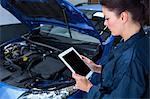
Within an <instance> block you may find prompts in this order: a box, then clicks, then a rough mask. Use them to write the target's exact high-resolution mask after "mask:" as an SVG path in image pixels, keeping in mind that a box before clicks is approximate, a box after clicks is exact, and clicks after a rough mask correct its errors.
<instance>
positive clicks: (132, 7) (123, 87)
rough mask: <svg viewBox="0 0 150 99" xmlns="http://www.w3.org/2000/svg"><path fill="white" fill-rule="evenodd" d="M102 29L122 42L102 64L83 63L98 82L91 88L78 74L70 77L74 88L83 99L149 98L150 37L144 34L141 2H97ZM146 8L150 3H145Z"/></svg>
mask: <svg viewBox="0 0 150 99" xmlns="http://www.w3.org/2000/svg"><path fill="white" fill-rule="evenodd" d="M100 3H101V5H102V11H103V14H104V16H105V22H104V25H106V26H107V27H108V28H109V30H110V31H111V33H112V35H113V36H121V37H122V41H121V42H120V43H119V44H118V45H117V46H116V47H114V48H113V49H112V51H111V53H110V55H109V56H108V58H107V62H106V63H105V64H95V63H94V62H93V61H92V60H90V59H88V58H87V57H85V56H82V59H83V61H84V62H85V63H87V64H88V65H89V66H90V68H91V69H92V70H93V71H94V72H98V73H100V75H101V76H100V77H99V78H95V79H101V82H100V83H99V84H98V85H94V84H92V83H91V82H90V81H89V80H88V79H86V78H85V77H84V76H81V75H79V74H72V77H73V78H74V79H75V80H76V84H75V87H76V88H77V89H80V90H82V91H84V92H87V94H86V96H85V98H89V99H98V98H149V62H148V60H149V56H150V54H149V37H148V35H146V34H145V32H144V31H143V28H142V26H143V23H144V20H145V16H148V15H146V8H145V7H144V2H142V1H140V0H100ZM148 4H149V3H148Z"/></svg>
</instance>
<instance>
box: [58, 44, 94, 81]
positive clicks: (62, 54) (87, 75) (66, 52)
mask: <svg viewBox="0 0 150 99" xmlns="http://www.w3.org/2000/svg"><path fill="white" fill-rule="evenodd" d="M71 51H74V52H75V53H76V54H77V55H78V56H79V57H80V58H81V56H80V54H79V53H78V52H77V51H76V50H75V49H74V48H73V47H70V48H69V49H67V50H65V51H63V52H62V53H60V54H59V55H58V57H59V58H60V59H61V60H62V62H64V64H65V65H66V66H67V67H68V68H69V69H70V70H71V72H72V73H76V72H75V71H74V70H73V68H72V67H71V66H70V64H68V63H67V61H66V60H65V59H64V58H63V57H64V56H65V55H67V54H68V53H69V52H71ZM81 60H82V59H81ZM87 67H88V66H87ZM88 68H89V67H88ZM89 69H90V68H89ZM92 74H93V72H92V71H89V73H88V74H86V78H87V79H89V77H90V76H91V75H92Z"/></svg>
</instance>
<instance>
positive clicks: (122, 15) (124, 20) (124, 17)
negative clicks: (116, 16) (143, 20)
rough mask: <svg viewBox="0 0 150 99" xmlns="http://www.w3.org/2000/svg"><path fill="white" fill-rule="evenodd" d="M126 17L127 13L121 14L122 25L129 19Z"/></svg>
mask: <svg viewBox="0 0 150 99" xmlns="http://www.w3.org/2000/svg"><path fill="white" fill-rule="evenodd" d="M128 15H129V14H128V12H127V11H124V12H122V13H121V16H120V18H121V20H122V22H123V23H126V22H127V21H128V18H129V16H128Z"/></svg>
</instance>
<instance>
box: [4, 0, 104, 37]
mask: <svg viewBox="0 0 150 99" xmlns="http://www.w3.org/2000/svg"><path fill="white" fill-rule="evenodd" d="M1 5H2V7H4V8H5V9H7V10H8V11H9V12H10V13H12V14H13V15H14V16H15V17H16V18H17V19H19V20H20V21H21V22H22V23H24V24H26V25H28V26H29V28H30V29H33V28H34V27H35V26H37V25H40V24H50V25H55V26H60V27H65V28H70V29H73V30H76V31H79V32H81V33H85V34H89V35H91V36H94V37H96V38H98V39H99V40H101V38H100V35H99V33H98V32H97V31H96V29H95V28H94V26H93V24H92V23H91V22H90V21H89V19H88V18H87V17H86V16H85V15H84V14H83V13H82V12H81V11H79V10H78V9H77V8H75V7H74V6H73V5H72V4H70V3H69V2H67V1H65V0H1Z"/></svg>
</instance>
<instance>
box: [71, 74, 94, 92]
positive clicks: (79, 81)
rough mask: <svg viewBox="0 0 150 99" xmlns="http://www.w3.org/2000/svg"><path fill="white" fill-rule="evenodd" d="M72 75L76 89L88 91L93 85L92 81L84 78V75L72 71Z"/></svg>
mask: <svg viewBox="0 0 150 99" xmlns="http://www.w3.org/2000/svg"><path fill="white" fill-rule="evenodd" d="M72 77H73V78H74V79H75V80H76V85H75V87H76V89H80V90H82V91H86V92H88V91H89V90H90V88H91V87H92V86H93V85H92V83H91V82H90V81H89V80H88V79H86V77H85V76H81V75H79V74H75V73H74V74H72Z"/></svg>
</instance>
